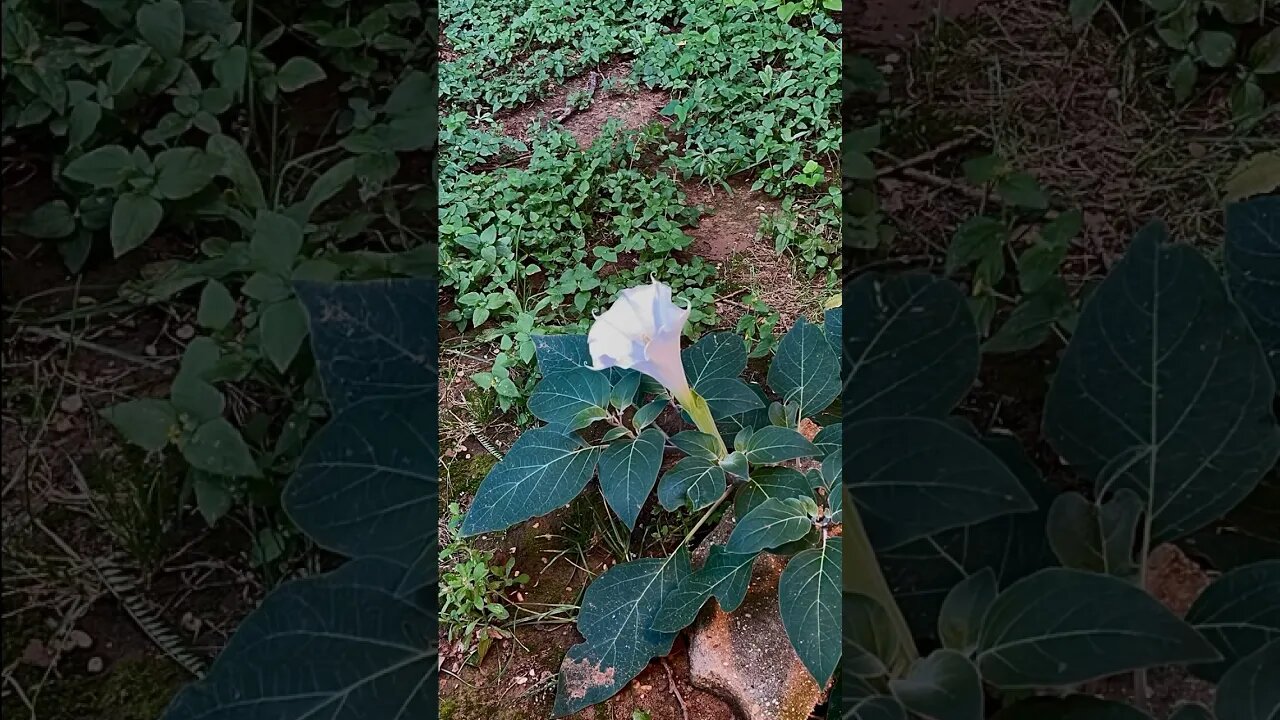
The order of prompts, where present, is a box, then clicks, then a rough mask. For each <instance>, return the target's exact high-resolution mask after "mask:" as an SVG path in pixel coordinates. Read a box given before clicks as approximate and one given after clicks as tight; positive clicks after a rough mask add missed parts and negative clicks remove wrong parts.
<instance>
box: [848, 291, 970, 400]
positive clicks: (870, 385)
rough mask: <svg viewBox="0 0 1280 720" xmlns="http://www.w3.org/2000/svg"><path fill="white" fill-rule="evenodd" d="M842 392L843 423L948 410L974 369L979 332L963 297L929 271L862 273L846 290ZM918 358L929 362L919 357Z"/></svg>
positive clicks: (961, 394)
mask: <svg viewBox="0 0 1280 720" xmlns="http://www.w3.org/2000/svg"><path fill="white" fill-rule="evenodd" d="M843 306H844V310H845V311H846V312H847V314H848V320H849V322H848V323H847V324H845V325H844V330H845V335H844V338H845V340H844V357H845V360H846V363H847V366H848V368H849V371H848V373H849V374H848V379H847V381H846V383H845V388H844V392H843V394H842V396H841V399H840V405H841V409H842V413H843V419H844V421H845V422H846V423H848V422H852V421H854V420H861V419H863V418H870V417H884V416H905V415H926V416H937V417H941V416H944V415H946V414H947V413H949V412H951V410H952V408H954V407H955V406H956V404H957V403H958V402H960V398H962V397H964V395H965V394H966V393H967V392H969V387H970V386H971V385H973V381H974V379H975V378H977V376H978V358H979V350H978V332H977V328H976V327H975V326H974V323H973V316H972V315H971V314H970V313H969V310H968V308H966V307H965V296H964V293H963V292H962V291H961V290H960V288H959V287H957V286H956V285H955V283H952V282H950V281H948V280H943V279H941V278H936V277H932V276H929V275H899V276H896V277H891V278H885V277H880V276H876V275H872V274H864V275H860V276H859V277H858V278H857V279H855V280H854V281H853V282H851V283H849V284H848V285H847V286H846V287H845V290H844V301H843ZM920 358H924V359H926V361H921V360H919V359H920Z"/></svg>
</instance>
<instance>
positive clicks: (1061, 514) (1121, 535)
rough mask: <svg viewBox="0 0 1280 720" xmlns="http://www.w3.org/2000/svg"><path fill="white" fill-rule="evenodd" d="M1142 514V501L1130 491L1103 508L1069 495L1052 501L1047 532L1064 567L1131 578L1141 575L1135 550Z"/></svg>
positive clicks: (1121, 494) (1119, 494) (1079, 495)
mask: <svg viewBox="0 0 1280 720" xmlns="http://www.w3.org/2000/svg"><path fill="white" fill-rule="evenodd" d="M1141 514H1142V500H1141V499H1139V498H1138V496H1137V494H1135V493H1134V492H1133V491H1132V490H1129V489H1125V490H1121V491H1120V492H1119V493H1117V494H1116V496H1115V497H1113V498H1111V499H1109V500H1107V501H1106V502H1104V503H1102V504H1101V506H1099V505H1098V504H1096V503H1093V502H1090V501H1089V500H1086V499H1085V497H1084V496H1083V495H1081V494H1080V493H1077V492H1068V493H1063V494H1061V495H1059V496H1058V497H1057V498H1056V499H1055V500H1054V501H1053V506H1052V507H1051V508H1050V509H1049V520H1048V525H1047V527H1046V529H1045V532H1046V533H1047V535H1048V537H1049V545H1050V546H1051V547H1052V548H1053V552H1054V554H1055V555H1057V556H1058V560H1060V561H1061V562H1062V566H1063V567H1069V568H1075V569H1077V570H1088V571H1090V572H1100V573H1105V574H1107V575H1115V576H1116V577H1121V578H1130V577H1132V576H1133V575H1134V574H1135V573H1137V571H1138V566H1137V565H1136V564H1135V563H1134V560H1133V548H1134V537H1135V533H1136V532H1137V530H1138V518H1139V516H1140V515H1141Z"/></svg>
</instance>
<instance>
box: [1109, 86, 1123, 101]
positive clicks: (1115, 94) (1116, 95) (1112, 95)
mask: <svg viewBox="0 0 1280 720" xmlns="http://www.w3.org/2000/svg"><path fill="white" fill-rule="evenodd" d="M1107 99H1108V100H1119V99H1120V90H1119V88H1111V89H1110V90H1107Z"/></svg>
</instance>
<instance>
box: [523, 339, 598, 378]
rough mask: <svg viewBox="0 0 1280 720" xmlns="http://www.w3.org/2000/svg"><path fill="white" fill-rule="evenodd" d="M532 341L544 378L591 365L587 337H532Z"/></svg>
mask: <svg viewBox="0 0 1280 720" xmlns="http://www.w3.org/2000/svg"><path fill="white" fill-rule="evenodd" d="M530 339H531V340H532V341H533V349H534V352H535V353H536V354H537V357H538V369H539V370H540V371H542V376H543V377H547V376H548V375H554V374H556V373H558V372H564V371H565V370H571V369H573V368H577V367H582V366H584V365H590V364H591V352H590V351H589V350H588V349H587V336H586V335H532V336H530Z"/></svg>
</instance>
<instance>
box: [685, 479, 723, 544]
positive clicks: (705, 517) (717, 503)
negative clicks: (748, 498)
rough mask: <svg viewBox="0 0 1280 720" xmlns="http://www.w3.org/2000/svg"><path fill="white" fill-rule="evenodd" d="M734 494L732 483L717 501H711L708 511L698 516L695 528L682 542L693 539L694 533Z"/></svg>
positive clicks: (686, 542)
mask: <svg viewBox="0 0 1280 720" xmlns="http://www.w3.org/2000/svg"><path fill="white" fill-rule="evenodd" d="M732 494H733V484H732V483H730V485H729V487H727V488H725V491H724V494H723V495H721V496H720V497H719V498H717V499H716V501H715V502H713V503H711V507H709V508H707V511H706V512H705V513H703V514H702V517H700V518H698V522H696V523H694V525H693V529H692V530H690V531H689V534H687V535H685V536H684V539H683V540H681V541H680V544H681V545H687V544H688V543H689V541H690V540H692V539H693V535H694V533H696V532H698V530H699V529H701V528H702V525H703V524H704V523H706V522H707V520H708V519H709V518H710V517H711V514H712V513H714V512H715V511H716V508H718V507H720V506H721V505H722V504H723V503H724V501H725V500H727V499H729V496H730V495H732Z"/></svg>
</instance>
